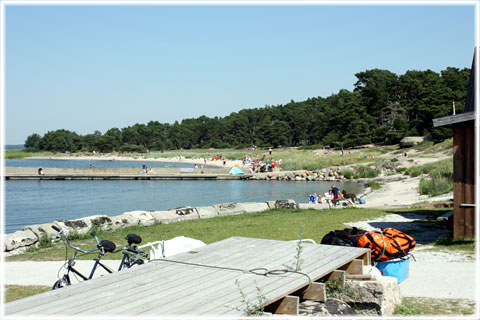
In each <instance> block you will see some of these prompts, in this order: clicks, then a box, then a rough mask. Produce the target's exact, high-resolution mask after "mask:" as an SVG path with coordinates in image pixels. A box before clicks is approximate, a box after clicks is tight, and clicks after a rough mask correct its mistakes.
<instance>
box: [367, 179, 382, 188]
mask: <svg viewBox="0 0 480 320" xmlns="http://www.w3.org/2000/svg"><path fill="white" fill-rule="evenodd" d="M367 186H369V187H370V188H372V190H378V189H380V188H381V187H382V185H381V184H380V183H378V182H376V181H370V182H369V183H367Z"/></svg>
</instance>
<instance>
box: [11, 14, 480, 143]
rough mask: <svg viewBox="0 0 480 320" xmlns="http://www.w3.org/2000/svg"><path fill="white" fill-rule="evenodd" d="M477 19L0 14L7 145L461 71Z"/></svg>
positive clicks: (446, 16) (451, 16) (220, 113)
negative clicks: (388, 74)
mask: <svg viewBox="0 0 480 320" xmlns="http://www.w3.org/2000/svg"><path fill="white" fill-rule="evenodd" d="M474 12H475V7H474V6H473V5H463V6H460V5H458V6H452V5H435V6H432V5H430V6H420V5H409V6H391V5H389V6H386V5H359V6H348V5H345V6H331V5H309V6H294V5H292V6H278V5H277V6H164V5H154V6H118V5H111V6H51V5H50V6H46V5H37V6H27V5H24V6H20V5H6V11H5V18H6V19H5V20H6V21H5V22H4V23H5V25H4V26H5V36H6V41H5V48H4V50H5V54H6V58H5V67H6V68H5V69H6V70H5V72H6V73H5V90H6V97H5V143H6V144H23V143H24V142H25V139H26V137H27V136H28V135H30V134H32V133H38V134H40V135H43V134H45V133H46V132H48V131H52V130H56V129H67V130H71V131H75V132H77V133H79V134H88V133H93V131H94V130H100V131H101V132H102V133H104V132H105V131H106V130H108V129H110V128H113V127H117V128H123V127H127V126H131V125H134V124H135V123H148V122H149V121H151V120H154V121H160V122H168V123H173V122H174V121H176V120H178V121H179V122H180V121H181V120H182V119H185V118H196V117H199V116H201V115H206V116H209V117H214V116H219V117H223V116H226V115H229V114H230V113H231V112H237V111H239V110H241V109H245V108H254V107H257V108H258V107H264V106H265V105H277V104H285V103H287V102H289V101H290V100H292V99H293V100H295V101H302V100H305V99H307V98H309V97H318V96H321V97H326V96H329V95H331V94H332V93H336V92H338V91H339V90H340V89H348V90H353V85H354V83H355V82H356V77H355V73H357V72H360V71H364V70H367V69H373V68H380V69H387V70H390V71H392V72H395V73H397V74H399V75H400V74H403V73H404V72H405V71H407V70H426V69H431V70H433V71H436V72H440V71H441V70H443V69H445V68H446V67H448V66H451V67H458V68H464V67H470V66H471V62H472V55H473V47H474V40H475V14H474Z"/></svg>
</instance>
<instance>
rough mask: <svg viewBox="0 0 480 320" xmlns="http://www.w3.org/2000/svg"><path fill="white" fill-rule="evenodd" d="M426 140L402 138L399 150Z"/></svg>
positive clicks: (421, 138)
mask: <svg viewBox="0 0 480 320" xmlns="http://www.w3.org/2000/svg"><path fill="white" fill-rule="evenodd" d="M427 140H428V139H426V138H425V137H404V138H403V139H402V140H400V142H399V144H398V145H399V146H400V148H409V147H412V146H414V145H416V144H419V143H422V142H424V141H427Z"/></svg>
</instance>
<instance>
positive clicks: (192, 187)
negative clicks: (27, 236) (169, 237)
mask: <svg viewBox="0 0 480 320" xmlns="http://www.w3.org/2000/svg"><path fill="white" fill-rule="evenodd" d="M335 184H336V185H337V187H338V188H339V189H345V190H347V191H348V192H353V193H358V192H360V191H361V186H360V185H359V184H357V183H353V182H336V183H335ZM330 186H331V182H323V181H318V182H307V181H295V182H293V181H248V180H226V181H209V180H186V181H182V180H150V181H149V180H115V181H108V180H61V181H58V180H7V181H5V213H4V214H5V216H4V219H5V220H4V221H5V232H6V233H11V232H15V231H17V230H20V229H21V228H22V227H23V226H26V225H33V224H41V223H48V222H52V221H55V220H70V219H79V218H82V217H87V216H92V215H98V214H101V215H108V216H115V215H119V214H122V213H124V212H128V211H135V210H168V209H172V208H177V207H182V206H192V207H198V206H210V205H214V204H220V203H230V202H265V201H270V200H285V199H292V200H295V201H296V202H297V203H307V202H308V196H309V194H312V193H317V194H322V193H324V192H326V191H328V189H329V188H330Z"/></svg>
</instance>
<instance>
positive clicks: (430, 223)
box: [369, 209, 451, 244]
mask: <svg viewBox="0 0 480 320" xmlns="http://www.w3.org/2000/svg"><path fill="white" fill-rule="evenodd" d="M448 211H450V209H436V210H428V209H401V210H388V211H386V212H387V213H388V214H395V215H399V216H401V218H400V219H396V218H395V219H394V218H392V220H391V221H389V220H383V221H372V222H370V223H369V224H370V226H372V227H373V228H380V229H384V228H394V229H397V230H399V231H402V232H405V233H406V234H408V235H410V236H412V237H414V238H415V240H416V241H417V244H434V243H436V241H439V240H441V239H444V238H446V237H448V236H449V235H451V230H449V229H448V227H447V224H446V221H443V220H437V218H438V217H440V216H442V215H444V214H445V213H447V212H448ZM387 217H388V216H387Z"/></svg>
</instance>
